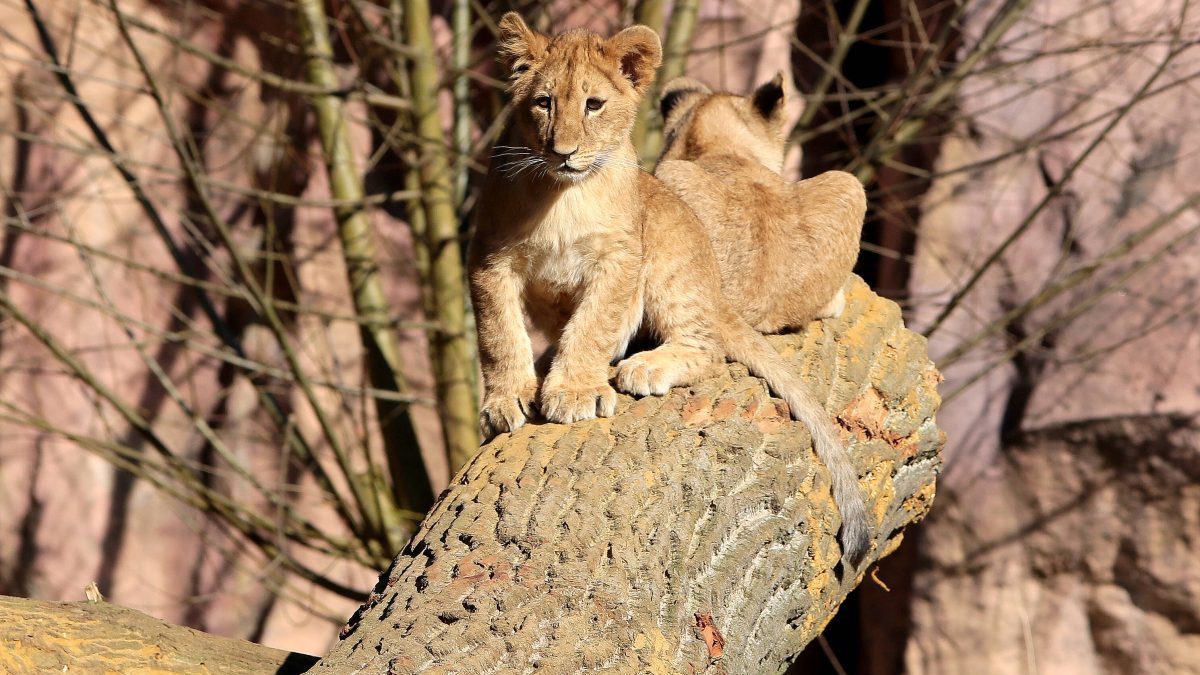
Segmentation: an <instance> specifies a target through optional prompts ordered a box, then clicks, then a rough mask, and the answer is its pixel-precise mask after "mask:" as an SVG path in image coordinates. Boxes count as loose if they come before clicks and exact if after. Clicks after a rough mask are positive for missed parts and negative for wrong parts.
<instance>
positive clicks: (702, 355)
mask: <svg viewBox="0 0 1200 675" xmlns="http://www.w3.org/2000/svg"><path fill="white" fill-rule="evenodd" d="M688 342H690V340H688V339H687V338H686V337H685V338H683V339H676V340H667V341H666V342H663V343H662V344H661V345H659V346H657V347H655V348H654V349H651V350H649V351H645V352H638V353H637V354H634V355H633V356H630V357H629V358H627V359H625V360H624V361H621V363H619V364H617V389H620V390H621V391H623V392H625V393H627V394H633V395H634V396H649V395H651V394H653V395H655V396H661V395H663V394H665V393H667V392H668V391H669V390H670V389H671V387H677V386H681V385H687V384H691V383H693V382H695V381H697V380H700V379H703V378H704V377H706V376H708V375H709V374H711V373H712V370H713V367H714V366H715V365H716V364H717V363H718V362H719V358H718V355H719V352H717V351H714V350H713V349H712V348H711V347H708V346H704V345H700V344H688Z"/></svg>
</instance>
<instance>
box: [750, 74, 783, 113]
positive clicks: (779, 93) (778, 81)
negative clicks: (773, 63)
mask: <svg viewBox="0 0 1200 675" xmlns="http://www.w3.org/2000/svg"><path fill="white" fill-rule="evenodd" d="M784 97H785V95H784V92H783V71H779V72H778V73H776V74H775V77H774V78H772V79H771V81H770V82H768V83H766V84H764V85H762V86H761V87H759V88H758V89H755V90H754V94H752V95H751V96H750V100H751V102H752V103H753V104H754V110H755V112H757V113H758V114H759V115H762V117H763V119H765V120H769V121H775V120H776V119H777V118H779V117H781V116H782V115H783V109H784V106H783V100H784Z"/></svg>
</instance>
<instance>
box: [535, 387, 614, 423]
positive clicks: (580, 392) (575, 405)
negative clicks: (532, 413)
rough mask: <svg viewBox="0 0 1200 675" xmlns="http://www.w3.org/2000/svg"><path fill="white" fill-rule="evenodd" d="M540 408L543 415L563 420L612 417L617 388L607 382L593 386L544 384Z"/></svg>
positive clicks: (555, 419) (569, 421)
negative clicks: (615, 389) (614, 388)
mask: <svg viewBox="0 0 1200 675" xmlns="http://www.w3.org/2000/svg"><path fill="white" fill-rule="evenodd" d="M541 408H542V414H543V415H545V416H546V419H548V420H550V421H551V422H561V423H562V424H570V423H571V422H578V421H579V420H590V419H592V418H593V417H611V416H612V415H613V414H614V413H616V411H617V392H616V391H614V390H613V388H612V387H610V386H608V383H607V382H605V383H604V384H601V385H597V386H593V387H574V386H569V385H546V386H544V387H542V404H541Z"/></svg>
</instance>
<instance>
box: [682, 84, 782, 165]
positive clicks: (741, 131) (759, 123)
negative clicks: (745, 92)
mask: <svg viewBox="0 0 1200 675" xmlns="http://www.w3.org/2000/svg"><path fill="white" fill-rule="evenodd" d="M785 102H786V101H785V95H784V89H783V73H780V74H778V75H776V76H775V79H773V80H771V81H770V82H768V83H766V84H764V85H762V86H761V87H759V88H758V89H756V90H754V93H753V94H751V95H749V96H738V95H736V94H725V93H713V92H712V91H711V90H710V89H709V88H708V87H706V86H704V85H703V84H700V83H699V82H697V81H695V80H693V79H691V78H687V77H677V78H675V79H673V80H671V81H670V82H668V83H667V85H666V86H665V87H663V92H662V97H661V98H660V99H659V109H660V110H661V111H662V116H663V120H664V128H663V132H664V135H665V141H664V149H663V155H662V158H663V159H684V160H695V159H698V158H700V157H702V156H704V155H709V154H733V155H739V156H748V157H750V158H752V159H755V160H757V161H759V162H761V163H762V164H764V165H766V166H768V167H770V168H771V169H772V170H774V171H776V172H779V171H782V170H783V157H784V152H785V150H786V149H787V148H786V146H787V141H786V137H785V134H784V118H785V116H786V113H785V110H784V108H785V105H784V104H785Z"/></svg>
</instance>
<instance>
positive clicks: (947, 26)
mask: <svg viewBox="0 0 1200 675" xmlns="http://www.w3.org/2000/svg"><path fill="white" fill-rule="evenodd" d="M509 9H516V10H518V11H521V12H522V13H523V14H524V16H526V17H527V19H528V20H529V21H530V22H531V24H532V25H535V26H536V27H538V28H540V29H542V30H544V31H558V30H561V29H565V28H570V27H576V26H587V27H590V28H593V29H596V30H599V31H602V32H610V31H614V30H616V29H619V28H620V27H623V26H625V25H628V24H630V23H633V22H641V23H645V24H648V25H650V26H652V27H653V28H655V29H656V30H657V31H658V32H659V33H660V35H662V36H663V38H664V45H665V62H664V65H663V67H662V71H661V72H660V82H661V81H665V80H666V79H668V78H669V77H671V76H673V75H677V74H683V73H687V74H690V75H692V76H694V77H696V78H698V79H700V80H702V81H704V82H706V83H708V84H709V85H710V86H712V87H714V88H717V89H726V90H730V91H734V92H740V93H745V92H748V91H750V90H751V88H752V87H753V86H755V85H756V84H758V83H762V82H765V81H767V80H769V79H770V78H771V77H772V76H774V74H775V73H776V72H778V71H783V72H784V73H785V75H786V77H787V79H788V80H789V81H790V82H791V84H792V85H793V89H794V90H795V92H796V95H795V96H794V97H793V101H792V106H791V108H790V110H789V113H790V121H789V129H790V132H789V133H790V138H791V141H792V142H793V150H792V152H791V154H790V155H789V162H788V168H787V171H788V172H789V175H790V176H792V177H807V176H812V175H815V174H817V173H819V172H821V171H825V170H829V169H843V170H847V171H851V172H854V173H855V174H857V175H858V177H859V178H860V179H861V180H862V181H863V183H864V184H865V185H866V187H867V191H868V195H869V200H870V207H871V209H870V212H869V214H868V220H867V223H866V227H865V230H864V242H863V253H862V256H861V258H860V263H859V267H858V273H859V274H860V275H861V276H862V277H863V278H864V279H866V280H867V281H868V282H869V283H870V284H871V286H872V287H873V288H875V289H876V290H877V291H878V292H879V293H880V294H882V295H886V296H888V297H890V298H893V299H894V300H895V301H896V302H898V303H900V305H901V307H902V308H903V309H904V312H905V315H906V318H907V321H908V324H909V326H910V327H911V328H913V329H914V330H916V331H919V332H922V333H924V334H925V335H926V336H928V338H929V346H930V352H931V356H932V357H933V359H934V360H935V361H936V362H937V364H938V365H939V366H940V367H941V369H942V371H943V373H944V374H945V377H946V379H945V382H944V383H943V384H942V395H943V397H944V406H943V408H942V411H941V413H940V414H939V416H938V420H939V423H940V424H941V426H942V427H943V428H944V429H945V431H946V433H947V435H948V439H949V440H948V444H947V446H946V450H945V460H946V469H945V472H944V474H943V477H942V480H941V483H940V486H939V491H938V497H937V502H936V504H935V507H934V511H933V513H932V514H931V516H930V517H929V518H928V519H927V520H926V521H925V522H924V523H923V524H922V525H920V526H919V527H917V528H915V529H913V530H911V531H910V533H909V536H908V537H907V540H906V542H905V545H904V546H903V547H902V548H901V550H900V551H899V552H898V553H897V554H895V555H893V556H892V557H890V558H888V559H886V560H885V561H883V563H882V564H881V565H879V567H878V569H877V570H875V572H874V573H873V574H872V576H869V577H868V578H867V580H866V581H865V582H864V583H863V585H862V586H861V588H860V589H859V590H858V591H856V593H855V595H854V596H852V597H851V599H850V600H849V601H848V602H847V603H846V604H845V605H844V606H843V608H842V610H841V612H840V614H839V615H838V617H837V618H836V619H835V621H834V622H833V623H832V624H831V625H830V627H829V629H828V630H827V631H826V634H825V636H824V638H825V639H824V640H823V642H822V643H819V644H814V645H813V646H812V647H810V649H809V651H808V652H806V653H805V654H804V655H802V656H801V658H800V661H799V662H798V664H797V666H796V672H809V673H825V672H828V673H864V674H866V673H869V674H874V675H888V674H891V673H912V674H917V673H968V672H969V673H975V672H987V673H1039V672H1040V673H1164V674H1168V673H1171V674H1173V673H1200V563H1197V562H1196V561H1197V560H1198V559H1200V433H1198V431H1197V430H1198V426H1200V424H1198V418H1197V414H1198V413H1200V304H1198V302H1197V300H1198V298H1200V288H1197V282H1198V280H1200V239H1198V237H1197V230H1198V228H1200V179H1197V176H1198V175H1200V48H1198V47H1197V40H1198V39H1200V18H1198V13H1200V10H1197V8H1192V7H1190V2H1188V0H1124V1H1121V2H1118V1H1116V0H1057V1H1056V2H1031V1H1030V0H891V1H886V2H885V1H882V0H839V1H837V2H834V1H831V0H825V1H820V0H804V1H801V0H756V1H754V2H751V1H749V0H675V2H667V1H666V0H641V2H637V3H629V2H626V0H589V1H587V2H566V1H561V0H553V1H547V2H543V3H536V2H535V3H533V4H516V5H513V4H507V3H497V2H494V1H492V0H447V1H445V2H435V3H432V4H430V3H429V1H428V0H373V1H371V2H368V1H367V0H334V1H332V2H327V3H325V4H322V2H320V1H319V0H228V1H227V2H221V1H219V0H213V1H211V2H204V1H193V0H144V1H140V0H96V1H93V0H20V1H19V0H0V69H2V72H3V77H0V190H2V191H3V192H2V194H0V204H2V207H3V210H4V213H3V239H2V242H0V593H2V594H8V595H17V596H26V597H34V598H43V599H64V600H77V599H82V597H83V589H84V586H85V585H86V584H87V583H88V582H91V581H95V582H96V583H97V584H98V586H99V588H100V590H101V592H102V593H104V594H105V595H106V596H107V597H108V599H110V600H112V601H114V602H117V603H120V604H123V605H127V606H131V607H135V608H138V609H141V610H143V611H146V612H148V613H150V614H152V615H155V616H159V617H162V618H164V619H167V620H169V621H172V622H176V623H183V624H186V625H189V626H194V627H197V628H201V629H203V630H207V631H211V632H215V633H219V634H223V635H230V636H237V637H244V638H247V639H250V640H255V641H258V642H263V643H265V644H267V645H271V646H275V647H280V648H285V649H291V650H299V651H306V652H309V653H314V654H320V653H323V652H324V651H325V650H326V649H327V647H328V646H329V645H330V644H331V642H332V641H333V640H335V639H336V634H337V631H338V629H339V628H340V626H341V625H342V623H343V622H344V621H345V619H346V618H347V617H348V616H349V614H350V613H351V611H353V609H354V607H356V606H357V604H358V602H360V600H361V599H362V597H363V595H364V594H365V591H366V590H367V589H369V588H370V586H371V585H372V584H373V583H374V580H375V577H376V575H377V574H378V571H379V570H381V569H383V568H384V567H385V566H386V565H387V564H388V562H390V560H391V558H392V555H393V554H394V553H395V552H396V551H398V550H399V549H400V548H401V547H402V546H403V544H404V542H405V541H407V538H408V536H409V535H410V534H411V532H412V531H413V529H414V527H415V523H416V522H417V521H418V520H419V518H420V516H421V514H423V513H424V511H425V510H426V508H427V507H428V506H429V504H430V503H431V502H432V500H433V499H434V496H435V495H436V494H437V493H438V492H440V491H441V490H442V489H443V488H444V487H445V486H446V484H447V482H448V480H449V477H450V476H451V475H452V474H453V473H454V472H455V471H456V470H457V468H458V467H459V466H461V465H462V463H463V462H464V461H465V460H466V459H467V458H469V456H470V455H471V453H473V452H474V450H475V448H476V447H477V444H478V440H479V439H478V437H477V431H476V429H475V424H476V423H475V405H476V397H477V395H478V393H477V387H478V383H477V381H476V377H475V356H474V351H473V350H474V336H473V334H472V325H471V320H470V319H471V317H470V309H469V307H468V306H467V305H466V301H465V297H464V291H463V288H464V286H463V276H462V271H463V267H462V253H463V251H464V241H465V239H464V237H465V236H466V235H467V233H468V231H469V223H470V217H471V212H472V209H473V206H474V198H475V194H476V186H477V185H478V182H479V178H480V176H481V175H482V174H483V172H485V171H486V168H487V164H488V156H489V149H490V147H491V144H492V143H493V142H494V141H495V139H496V136H497V134H498V133H499V131H500V129H501V127H502V125H503V120H504V119H505V115H506V109H505V100H504V95H503V82H502V81H501V80H502V79H503V77H504V74H503V73H500V72H498V71H497V68H496V66H495V64H494V63H493V58H494V41H495V30H496V26H495V21H496V19H497V18H498V17H499V16H500V15H501V14H502V13H503V12H504V11H506V10H509ZM654 108H655V106H654V105H652V104H651V103H650V102H649V101H648V102H647V105H646V106H644V110H643V113H644V114H643V117H642V119H641V120H640V122H639V125H638V127H637V129H636V130H635V141H636V143H637V144H638V147H639V151H640V153H641V155H642V157H643V160H644V166H645V167H646V168H647V169H652V167H653V165H654V159H655V157H656V154H657V151H658V148H659V145H660V141H661V134H660V133H659V126H658V125H659V124H660V121H659V120H658V119H657V117H656V114H657V113H656V112H655V110H654Z"/></svg>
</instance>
